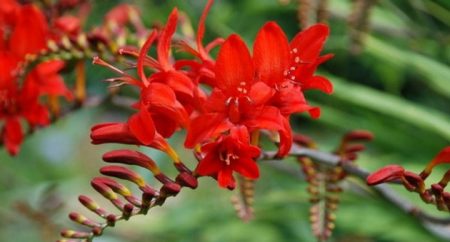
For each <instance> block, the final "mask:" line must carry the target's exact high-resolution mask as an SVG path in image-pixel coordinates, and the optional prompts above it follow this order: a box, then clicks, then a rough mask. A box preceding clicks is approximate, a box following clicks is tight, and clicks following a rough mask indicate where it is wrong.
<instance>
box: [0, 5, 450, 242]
mask: <svg viewBox="0 0 450 242" xmlns="http://www.w3.org/2000/svg"><path fill="white" fill-rule="evenodd" d="M122 2H127V3H132V4H136V5H137V6H139V9H140V11H141V13H142V17H143V21H144V23H145V24H146V26H152V25H155V24H161V23H164V22H165V21H166V18H167V16H168V14H169V13H170V11H171V9H172V8H173V7H174V6H177V7H178V9H179V10H181V11H182V12H184V13H185V14H186V16H188V17H189V19H190V20H191V22H192V24H193V27H194V29H196V26H197V23H198V19H199V17H200V15H201V12H202V9H203V7H204V4H205V2H206V1H204V0H201V1H185V0H178V1H175V0H174V1H162V0H146V1H144V0H142V1H138V0H135V1H118V0H114V1H113V0H110V1H92V4H93V9H92V13H93V14H90V15H89V19H88V25H87V27H86V28H89V26H91V25H92V24H93V23H99V22H101V21H102V18H103V16H104V14H105V13H106V12H107V11H108V10H109V9H111V8H112V7H113V6H115V5H116V4H118V3H122ZM319 2H321V3H322V4H319ZM317 8H318V10H319V11H317V10H316V9H317ZM269 20H275V21H277V22H278V23H279V24H280V26H281V27H282V28H283V29H284V30H285V31H286V33H287V35H288V37H289V38H292V37H293V36H294V35H295V34H296V33H297V32H298V31H299V29H300V28H301V27H302V26H305V25H308V24H310V23H313V22H315V21H316V20H326V22H327V23H328V24H329V25H330V27H331V36H330V38H329V39H328V41H327V43H326V47H325V49H324V51H323V52H322V53H334V54H335V57H334V58H333V59H331V60H330V61H328V62H327V63H326V64H324V65H322V66H321V68H320V73H321V74H322V75H325V76H327V77H328V78H329V79H330V80H331V82H332V83H333V84H334V88H335V92H334V93H333V95H330V96H328V95H325V94H323V93H320V92H315V91H310V92H308V93H307V94H306V96H307V98H308V100H310V102H311V103H312V104H314V105H317V106H320V107H321V108H322V116H321V118H320V119H318V120H311V119H310V118H309V117H308V116H307V115H301V116H297V117H294V118H293V119H292V125H293V127H294V129H295V131H297V132H300V133H303V134H306V135H309V136H311V137H312V138H314V139H315V140H316V141H317V143H318V144H319V145H320V149H322V150H325V151H332V150H333V148H334V147H335V146H336V145H337V144H338V142H339V140H340V138H341V136H342V135H343V134H344V133H346V132H347V131H350V130H353V129H367V130H370V131H372V132H373V133H374V134H375V140H374V141H373V142H371V143H370V144H369V145H368V147H369V149H368V150H367V151H366V152H364V153H363V155H362V156H361V157H360V159H359V160H358V161H357V162H358V164H359V165H360V166H361V167H363V168H365V169H367V170H369V171H375V170H376V169H378V168H380V167H382V166H384V165H387V164H391V163H396V164H400V165H402V166H404V167H405V168H407V169H408V170H411V171H415V172H419V171H421V170H422V169H423V168H424V166H425V164H426V163H427V162H428V161H429V160H431V159H432V158H433V157H434V156H435V155H436V154H437V153H438V152H439V151H440V149H442V148H443V147H444V146H446V145H449V143H450V68H449V64H450V1H447V0H397V1H390V0H378V1H369V0H355V1H347V0H328V1H313V0H311V1H307V0H291V1H289V0H245V1H240V0H230V1H224V0H222V1H221V0H217V1H216V3H215V4H214V5H213V7H212V10H211V12H210V14H209V16H208V18H207V21H206V28H207V31H206V37H205V38H206V40H207V41H208V40H212V39H214V38H216V37H218V36H222V37H226V36H228V35H229V34H230V33H233V32H236V33H238V34H240V35H241V36H243V38H244V39H245V40H246V41H247V43H248V44H249V45H250V44H251V43H252V42H253V40H254V37H255V35H256V33H257V31H258V30H259V28H260V27H261V26H262V25H263V24H264V23H265V22H266V21H269ZM89 62H90V61H87V63H89ZM111 76H113V74H112V73H111V72H109V71H108V70H106V69H105V68H102V67H99V66H92V65H90V64H88V75H87V77H88V93H89V94H90V95H101V94H105V92H106V88H107V84H106V83H104V82H102V80H104V79H105V78H108V77H111ZM66 79H67V80H68V81H69V82H70V81H71V80H73V79H74V76H73V74H67V75H66ZM128 115H129V111H127V110H125V109H123V108H121V107H118V106H116V105H114V104H107V105H104V106H101V107H89V108H83V109H81V110H79V111H76V112H73V113H71V114H69V115H67V116H65V117H64V118H62V119H60V120H59V121H57V122H56V123H54V124H53V125H51V126H50V127H48V128H44V129H41V130H38V131H37V132H35V133H34V134H33V135H32V136H30V137H29V138H28V139H27V140H26V141H25V143H24V144H23V146H22V151H21V153H20V154H19V155H18V156H17V157H14V158H11V157H9V156H8V155H7V154H6V152H5V151H4V150H1V151H0V198H1V203H0V241H24V242H28V241H30V242H34V241H36V242H39V241H54V240H56V239H57V238H58V233H59V230H60V228H61V226H62V227H69V226H70V227H75V228H76V226H75V225H74V224H72V223H71V222H70V221H69V220H68V218H67V214H68V212H71V211H80V212H81V211H83V212H85V211H86V210H85V209H84V208H82V207H81V206H80V205H79V204H78V201H77V197H78V195H80V194H86V195H90V196H93V197H96V196H97V195H96V194H95V193H94V192H93V189H91V187H90V185H89V182H90V180H91V179H92V178H93V177H95V176H98V175H99V173H98V168H99V167H101V166H102V161H101V155H102V153H104V152H106V151H109V150H112V149H114V148H117V147H121V148H123V146H119V145H101V146H94V145H91V144H90V139H89V129H90V127H91V126H92V125H93V124H96V123H99V122H103V121H115V120H126V119H127V117H128ZM181 137H182V135H178V136H176V137H174V138H173V139H172V142H173V144H174V146H175V147H177V149H178V150H179V151H181V153H182V154H185V153H183V151H182V142H183V140H181ZM140 150H141V151H143V152H144V153H147V154H149V155H151V157H152V158H153V159H154V160H156V161H158V162H159V165H160V166H161V167H162V169H164V170H165V171H167V172H168V173H169V174H174V171H173V168H172V167H171V165H170V163H169V162H167V161H166V158H165V156H164V155H163V154H161V153H159V152H156V151H152V150H149V149H143V148H141V149H140ZM183 158H184V161H185V162H187V163H188V164H189V165H190V166H191V167H194V165H195V163H194V159H193V158H192V156H191V155H190V154H185V155H184V156H183ZM286 165H287V166H289V167H291V169H292V170H293V171H297V170H299V167H298V166H297V165H296V164H295V163H294V162H286ZM438 168H439V169H436V171H435V172H433V174H432V177H430V178H429V180H430V181H438V180H439V179H440V177H441V176H442V174H443V173H444V172H445V171H446V170H447V169H449V167H448V166H445V165H444V166H442V167H438ZM261 170H262V177H261V179H260V180H259V181H258V183H257V185H256V200H255V219H254V220H252V221H250V222H247V223H245V222H242V221H241V220H240V219H239V218H238V217H237V216H236V214H235V211H234V208H233V206H232V205H231V203H230V196H231V195H232V193H233V192H229V191H227V190H223V189H220V188H218V186H217V184H216V183H215V182H214V181H212V180H211V179H210V178H201V179H200V186H199V188H198V189H197V190H195V191H193V190H189V189H185V190H183V192H181V194H179V195H178V196H177V197H176V198H171V199H170V200H169V201H168V202H167V204H165V206H163V207H162V208H155V209H153V210H151V212H150V213H149V214H148V215H147V216H145V217H135V218H133V219H131V220H130V221H128V222H122V223H119V224H118V225H117V226H116V227H115V228H114V229H109V230H107V232H106V234H105V235H104V236H102V237H100V238H98V239H96V240H95V241H99V242H116V241H130V242H133V241H136V242H137V241H182V242H191V241H192V242H194V241H195V242H222V241H225V242H228V241H237V242H272V241H275V242H276V241H306V242H308V241H315V238H314V236H313V234H312V232H311V230H310V225H309V221H308V217H309V211H308V210H309V203H308V194H307V192H306V190H305V189H306V186H307V184H306V183H305V182H304V181H302V180H300V179H298V178H297V177H295V176H292V174H289V173H286V172H283V171H279V170H276V169H274V168H272V167H271V166H268V165H264V164H262V165H261ZM143 175H144V176H145V174H144V173H143ZM146 176H147V177H148V180H151V177H150V175H148V174H147V175H146ZM343 186H344V187H346V188H348V189H346V190H345V192H344V193H343V194H342V195H341V203H340V207H339V208H338V211H337V214H336V215H337V219H336V229H335V231H334V234H333V236H332V239H330V241H335V242H344V241H346V242H352V241H363V242H365V241H367V242H375V241H377V242H388V241H408V242H422V241H423V242H434V241H450V237H446V238H447V239H446V238H445V237H442V236H445V235H447V236H448V234H449V233H450V227H449V228H446V227H440V228H434V227H433V228H431V229H430V228H429V227H428V228H427V227H426V226H424V225H423V224H421V223H419V222H418V221H416V220H415V219H413V218H412V217H410V216H408V215H406V214H404V213H403V212H401V211H399V210H398V209H397V208H396V207H394V206H392V205H391V204H389V203H386V202H385V201H383V200H381V199H379V198H378V197H377V196H376V195H375V194H374V193H373V192H371V191H370V190H369V189H367V188H366V186H365V185H364V183H363V182H362V181H360V180H358V179H353V178H349V179H347V181H346V182H345V184H344V185H343ZM394 189H396V190H398V194H399V195H401V196H404V197H405V198H408V199H410V200H411V201H412V202H414V203H415V204H417V206H419V207H421V208H423V209H425V210H426V211H427V212H430V213H432V214H435V215H437V216H442V217H445V216H448V214H445V213H442V212H437V211H435V208H434V207H433V206H432V205H425V204H423V203H422V202H421V201H420V198H419V197H418V196H416V194H411V193H408V192H406V191H405V190H404V189H403V188H401V187H394ZM98 200H99V201H100V200H101V199H98ZM430 231H434V232H430ZM439 234H441V236H439Z"/></svg>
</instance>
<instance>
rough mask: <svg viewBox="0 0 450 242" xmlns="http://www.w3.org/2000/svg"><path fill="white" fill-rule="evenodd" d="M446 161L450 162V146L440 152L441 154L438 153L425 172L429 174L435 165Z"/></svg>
mask: <svg viewBox="0 0 450 242" xmlns="http://www.w3.org/2000/svg"><path fill="white" fill-rule="evenodd" d="M445 163H450V146H447V147H445V148H444V149H442V150H441V152H439V154H437V155H436V157H434V159H433V160H432V161H431V162H430V163H428V165H427V167H426V168H425V170H424V172H425V173H428V174H429V173H430V172H431V170H432V169H433V168H434V167H435V166H437V165H440V164H445Z"/></svg>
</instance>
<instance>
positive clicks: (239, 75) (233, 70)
mask: <svg viewBox="0 0 450 242" xmlns="http://www.w3.org/2000/svg"><path fill="white" fill-rule="evenodd" d="M215 72H216V79H217V82H216V85H217V87H218V88H220V89H221V90H223V91H225V92H226V93H227V95H229V96H232V95H237V94H238V91H237V87H241V88H246V89H247V90H248V89H250V87H251V84H252V83H253V74H254V72H253V62H252V59H251V57H250V53H249V52H248V49H247V46H246V45H245V43H244V41H243V40H242V39H241V37H239V36H238V35H236V34H232V35H231V36H230V37H228V38H227V39H226V40H225V42H224V43H223V45H222V47H221V48H220V50H219V54H218V57H217V61H216V69H215Z"/></svg>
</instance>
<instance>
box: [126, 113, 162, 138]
mask: <svg viewBox="0 0 450 242" xmlns="http://www.w3.org/2000/svg"><path fill="white" fill-rule="evenodd" d="M128 124H129V127H130V131H131V133H133V135H134V136H136V138H137V139H138V140H139V141H140V142H142V143H143V144H144V145H150V144H151V143H152V142H153V138H154V137H155V125H154V123H153V120H152V117H151V115H150V113H149V112H148V111H147V108H145V107H143V108H141V110H139V112H138V113H136V114H133V116H131V117H130V119H129V120H128Z"/></svg>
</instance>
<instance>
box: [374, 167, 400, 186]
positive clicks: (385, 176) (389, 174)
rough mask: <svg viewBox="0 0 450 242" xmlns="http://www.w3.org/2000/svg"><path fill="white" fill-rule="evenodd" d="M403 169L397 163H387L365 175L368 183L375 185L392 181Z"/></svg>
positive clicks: (398, 176)
mask: <svg viewBox="0 0 450 242" xmlns="http://www.w3.org/2000/svg"><path fill="white" fill-rule="evenodd" d="M404 172H405V169H404V168H403V167H401V166H399V165H388V166H385V167H383V168H381V169H379V170H378V171H376V172H374V173H372V174H370V175H369V176H368V177H367V184H368V185H371V186H373V185H377V184H380V183H384V182H389V181H393V180H395V179H399V178H401V177H402V176H403V173H404Z"/></svg>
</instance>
